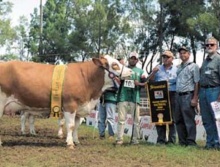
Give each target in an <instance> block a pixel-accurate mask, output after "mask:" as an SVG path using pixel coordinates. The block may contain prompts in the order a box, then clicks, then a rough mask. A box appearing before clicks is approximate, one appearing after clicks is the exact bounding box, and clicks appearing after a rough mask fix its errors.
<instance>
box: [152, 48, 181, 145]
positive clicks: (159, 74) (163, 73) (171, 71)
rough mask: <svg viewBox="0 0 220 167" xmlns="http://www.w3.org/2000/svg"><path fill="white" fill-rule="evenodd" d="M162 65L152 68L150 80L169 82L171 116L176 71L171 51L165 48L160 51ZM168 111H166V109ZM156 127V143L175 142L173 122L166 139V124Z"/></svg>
mask: <svg viewBox="0 0 220 167" xmlns="http://www.w3.org/2000/svg"><path fill="white" fill-rule="evenodd" d="M161 56H162V61H163V64H162V65H158V66H156V67H154V68H153V70H152V76H151V78H150V80H152V81H168V83H169V97H170V104H171V116H172V119H173V120H174V118H173V112H174V109H175V93H176V71H177V67H176V66H174V65H173V59H174V55H173V53H172V52H171V51H169V50H166V51H165V52H163V53H162V55H161ZM167 112H168V111H167ZM156 129H157V135H158V137H157V144H175V142H176V130H175V126H174V123H172V124H170V125H169V132H168V134H169V135H168V139H166V130H167V129H166V125H156Z"/></svg>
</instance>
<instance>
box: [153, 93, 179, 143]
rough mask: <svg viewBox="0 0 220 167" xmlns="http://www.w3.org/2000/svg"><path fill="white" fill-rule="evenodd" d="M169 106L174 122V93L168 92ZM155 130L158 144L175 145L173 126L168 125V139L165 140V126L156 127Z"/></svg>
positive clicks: (174, 129)
mask: <svg viewBox="0 0 220 167" xmlns="http://www.w3.org/2000/svg"><path fill="white" fill-rule="evenodd" d="M169 95H170V105H171V116H172V119H173V121H174V116H173V115H174V114H173V112H174V111H175V96H176V94H175V92H172V91H170V92H169ZM156 129H157V134H158V137H157V143H160V144H165V143H166V142H168V143H175V142H176V127H175V124H174V123H172V124H170V125H169V133H168V139H166V125H162V126H160V125H156Z"/></svg>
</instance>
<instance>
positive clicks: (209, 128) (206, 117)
mask: <svg viewBox="0 0 220 167" xmlns="http://www.w3.org/2000/svg"><path fill="white" fill-rule="evenodd" d="M219 93H220V87H215V88H206V89H205V88H200V91H199V105H200V110H201V115H202V122H203V126H204V128H205V130H206V135H207V136H206V146H209V147H212V146H214V145H219V137H218V131H217V126H216V121H215V116H214V112H213V110H212V108H211V105H210V103H211V102H213V101H216V100H217V98H218V96H219Z"/></svg>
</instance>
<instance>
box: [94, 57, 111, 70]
mask: <svg viewBox="0 0 220 167" xmlns="http://www.w3.org/2000/svg"><path fill="white" fill-rule="evenodd" d="M92 61H93V63H95V65H97V66H99V67H103V68H105V69H109V64H108V62H107V61H106V59H105V58H104V57H101V58H99V59H97V58H93V59H92Z"/></svg>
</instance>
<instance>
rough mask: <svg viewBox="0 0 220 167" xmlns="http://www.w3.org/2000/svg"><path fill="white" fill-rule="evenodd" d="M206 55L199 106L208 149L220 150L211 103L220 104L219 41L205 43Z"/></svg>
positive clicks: (210, 40)
mask: <svg viewBox="0 0 220 167" xmlns="http://www.w3.org/2000/svg"><path fill="white" fill-rule="evenodd" d="M205 46H206V49H205V51H206V53H207V54H208V55H207V57H206V59H205V60H204V61H203V64H202V67H201V69H200V75H201V78H200V91H199V104H200V108H201V115H202V121H203V125H204V127H205V130H206V134H207V135H206V146H205V148H206V149H219V148H220V147H219V136H218V131H217V126H216V121H215V117H214V111H213V110H212V108H211V105H210V103H211V102H213V101H219V102H220V55H219V54H218V53H217V49H218V41H217V40H216V39H215V38H213V37H211V38H208V39H207V40H206V41H205Z"/></svg>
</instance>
